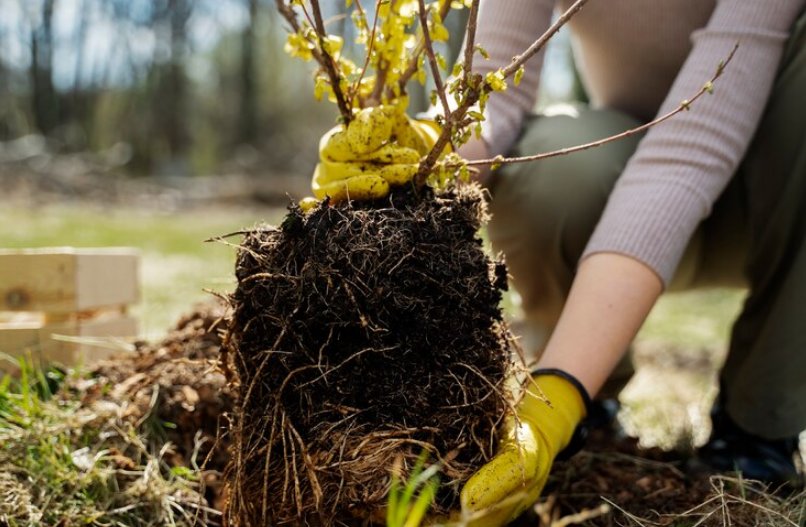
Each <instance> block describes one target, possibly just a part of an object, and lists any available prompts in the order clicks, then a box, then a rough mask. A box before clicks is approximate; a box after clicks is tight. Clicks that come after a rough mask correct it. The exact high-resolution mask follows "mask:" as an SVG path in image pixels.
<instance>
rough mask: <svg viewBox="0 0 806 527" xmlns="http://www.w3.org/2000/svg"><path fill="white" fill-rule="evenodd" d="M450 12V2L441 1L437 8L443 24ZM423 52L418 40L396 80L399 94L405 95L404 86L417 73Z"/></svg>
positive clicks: (421, 43) (422, 43)
mask: <svg viewBox="0 0 806 527" xmlns="http://www.w3.org/2000/svg"><path fill="white" fill-rule="evenodd" d="M450 11H451V0H442V3H441V4H440V6H439V18H440V19H441V20H442V21H443V22H444V21H445V18H446V17H447V16H448V13H450ZM424 51H425V42H424V40H423V39H420V41H419V42H418V43H417V46H416V47H415V48H414V53H413V54H412V57H411V60H410V61H409V65H408V67H407V68H406V70H405V71H404V72H403V73H402V74H401V75H400V78H398V80H397V86H398V88H399V89H400V93H406V84H408V82H409V81H410V80H411V78H412V77H413V76H414V74H415V73H417V70H418V69H419V67H420V58H421V57H422V55H423V52H424Z"/></svg>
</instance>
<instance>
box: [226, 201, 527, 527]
mask: <svg viewBox="0 0 806 527" xmlns="http://www.w3.org/2000/svg"><path fill="white" fill-rule="evenodd" d="M423 192H424V193H425V194H424V195H416V194H415V193H414V192H413V191H411V190H405V191H399V192H398V193H396V194H393V195H392V196H391V197H390V198H389V199H386V200H383V201H381V202H376V203H360V204H359V203H352V204H351V203H346V204H338V205H330V204H329V203H327V202H323V203H322V204H321V205H320V206H319V207H318V208H316V209H314V210H313V211H311V212H309V213H307V214H304V213H303V212H302V211H301V210H299V209H298V208H296V207H294V206H292V207H291V208H290V212H289V214H288V215H287V216H286V218H285V220H284V221H283V223H282V225H281V226H280V227H278V228H273V227H268V226H266V227H259V228H256V229H254V230H251V231H249V232H246V233H243V234H244V239H243V241H242V243H241V247H240V250H239V253H238V260H237V265H236V275H237V279H238V286H237V289H236V291H235V292H234V293H233V294H232V296H231V304H232V308H233V315H232V318H231V320H230V324H229V328H228V329H229V341H228V345H227V352H228V354H229V356H228V358H227V364H229V365H231V368H232V371H233V374H234V378H233V386H235V389H236V391H237V395H238V400H237V404H236V408H235V411H234V413H233V417H234V427H233V430H232V432H231V433H232V436H233V442H234V446H233V463H232V465H231V467H230V470H229V474H228V481H229V482H230V484H231V488H230V498H231V499H230V502H229V506H228V509H227V510H226V511H225V519H226V521H227V522H228V524H229V525H238V526H253V525H254V526H257V525H261V526H262V525H334V524H340V525H344V524H348V525H349V524H360V523H361V522H362V521H366V520H367V519H378V518H379V517H382V515H383V511H384V508H385V505H386V498H387V493H388V490H389V486H390V480H391V474H390V470H391V468H392V467H394V466H398V467H400V471H401V472H402V474H401V477H402V478H404V479H405V478H406V477H407V475H408V471H409V470H410V469H411V467H412V466H413V465H414V464H415V461H416V459H417V458H418V457H419V456H420V454H421V453H422V452H423V451H426V452H428V453H429V454H430V459H431V460H432V461H434V460H439V461H440V462H441V463H442V485H441V490H440V492H439V493H438V498H437V503H436V504H435V506H434V507H435V508H434V512H436V513H444V512H446V511H448V510H451V509H453V508H455V507H456V506H457V504H458V492H459V489H460V488H461V486H462V484H463V483H464V481H466V480H467V478H468V477H469V476H470V475H471V474H472V473H473V472H474V471H475V470H476V469H477V468H478V467H479V466H480V465H481V464H482V463H484V462H485V461H486V460H488V459H489V458H490V456H491V455H492V453H493V450H494V446H495V435H496V434H495V430H496V427H497V425H498V424H499V422H500V421H501V419H502V418H503V416H504V415H505V414H506V411H507V408H508V404H509V403H510V401H509V399H508V398H509V396H508V395H507V394H506V393H505V390H504V387H503V385H504V381H505V379H506V378H507V375H508V373H509V372H510V371H511V367H512V362H511V358H510V344H511V342H510V335H509V331H508V330H507V328H506V325H505V324H504V322H503V320H502V313H501V310H500V308H499V303H500V300H501V292H502V291H503V290H504V289H505V288H506V278H507V275H506V270H505V267H504V266H503V263H502V262H493V261H491V260H490V259H489V257H488V256H487V254H486V253H485V251H484V249H483V247H482V241H481V239H480V238H479V237H478V231H479V228H480V226H481V224H482V222H483V221H484V220H485V219H486V210H485V203H484V199H483V196H482V193H481V191H480V190H479V189H478V188H477V187H474V186H466V187H462V188H460V189H453V190H450V191H447V192H445V193H443V194H439V195H433V194H431V193H430V191H423Z"/></svg>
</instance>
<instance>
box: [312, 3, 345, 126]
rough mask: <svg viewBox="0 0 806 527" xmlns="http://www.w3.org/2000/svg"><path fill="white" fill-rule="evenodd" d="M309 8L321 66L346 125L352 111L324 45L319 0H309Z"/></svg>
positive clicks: (323, 29)
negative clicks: (311, 10) (311, 13)
mask: <svg viewBox="0 0 806 527" xmlns="http://www.w3.org/2000/svg"><path fill="white" fill-rule="evenodd" d="M311 8H312V9H313V19H314V22H315V23H316V35H317V36H318V37H319V48H320V49H321V50H322V58H323V59H324V60H323V61H322V62H323V64H322V66H323V67H324V68H325V72H327V76H328V77H330V87H331V88H333V94H334V95H335V96H336V104H337V105H338V107H339V111H340V112H341V116H342V118H343V119H344V124H345V125H346V124H348V123H349V122H350V120H351V119H352V112H351V111H350V107H349V106H348V105H347V101H346V100H345V98H344V93H342V91H341V77H340V76H339V72H338V71H336V66H335V65H334V60H333V57H331V56H330V53H329V52H328V50H327V47H326V46H325V36H327V32H326V30H325V23H324V20H323V19H322V10H321V9H320V8H319V0H311Z"/></svg>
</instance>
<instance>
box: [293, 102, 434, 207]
mask: <svg viewBox="0 0 806 527" xmlns="http://www.w3.org/2000/svg"><path fill="white" fill-rule="evenodd" d="M438 137H439V128H438V126H437V125H436V123H433V122H429V121H418V120H414V119H411V118H409V117H408V116H407V115H406V113H405V111H404V107H402V106H401V105H395V106H376V107H372V108H364V109H362V110H360V111H359V112H357V113H356V114H355V116H354V118H353V120H352V121H351V122H350V124H349V125H348V126H346V127H345V126H343V125H339V126H336V127H335V128H333V129H331V130H330V131H329V132H327V133H326V134H325V135H324V136H323V137H322V139H321V141H320V143H319V164H318V165H317V166H316V170H315V171H314V174H313V180H312V181H311V189H312V190H313V194H314V196H315V197H316V198H317V199H324V198H325V197H326V196H329V197H330V200H331V202H339V201H344V200H346V199H356V200H368V199H378V198H383V197H385V196H386V195H388V194H389V189H390V187H393V186H400V185H404V184H406V183H408V182H410V181H411V180H412V178H413V177H414V175H415V174H416V173H417V168H418V166H419V163H420V160H421V159H422V157H423V156H425V155H427V154H428V152H429V151H430V150H431V149H432V148H433V147H434V144H436V142H437V138H438ZM315 203H316V202H315V201H314V200H310V199H308V198H306V199H305V200H303V201H302V202H300V205H301V206H302V207H303V208H309V207H311V206H313V205H314V204H315Z"/></svg>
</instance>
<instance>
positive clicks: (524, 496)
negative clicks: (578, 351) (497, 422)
mask: <svg viewBox="0 0 806 527" xmlns="http://www.w3.org/2000/svg"><path fill="white" fill-rule="evenodd" d="M589 403H590V399H589V397H588V394H587V392H586V391H585V389H584V388H583V387H582V385H581V384H579V381H577V380H576V379H574V378H573V377H572V376H570V375H568V374H566V373H565V372H562V371H559V370H538V371H537V372H535V374H534V376H533V378H532V380H531V384H530V386H527V390H526V394H525V396H524V398H523V400H521V402H520V403H519V404H518V406H517V408H516V414H517V415H516V416H515V417H512V418H510V419H509V420H508V421H507V423H506V424H505V426H504V430H503V431H502V433H501V440H500V444H499V446H498V452H497V454H496V455H495V457H494V458H493V459H492V460H491V461H490V462H489V463H487V464H486V465H484V466H483V467H481V469H480V470H479V471H478V472H476V474H474V475H473V476H472V477H471V478H470V479H469V480H468V482H467V483H466V484H465V486H464V488H463V489H462V494H461V499H462V512H463V513H464V514H465V515H466V516H469V517H470V518H471V521H470V522H469V525H470V526H471V527H502V526H504V525H506V524H507V523H509V522H511V521H512V520H514V519H515V518H517V517H518V516H519V515H520V514H521V513H523V512H524V511H525V510H526V509H527V508H528V507H530V506H532V505H533V504H534V503H535V502H536V501H537V499H538V497H540V493H541V492H542V490H543V487H544V486H545V484H546V480H547V479H548V476H549V471H550V470H551V466H552V464H553V462H554V459H555V458H556V457H557V455H558V454H559V453H560V452H562V451H563V450H564V449H566V448H567V447H569V444H571V443H572V438H574V433H575V431H576V429H577V425H579V423H580V421H581V420H582V419H583V418H584V417H585V415H586V413H587V406H588V405H589ZM573 446H576V445H573Z"/></svg>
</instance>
